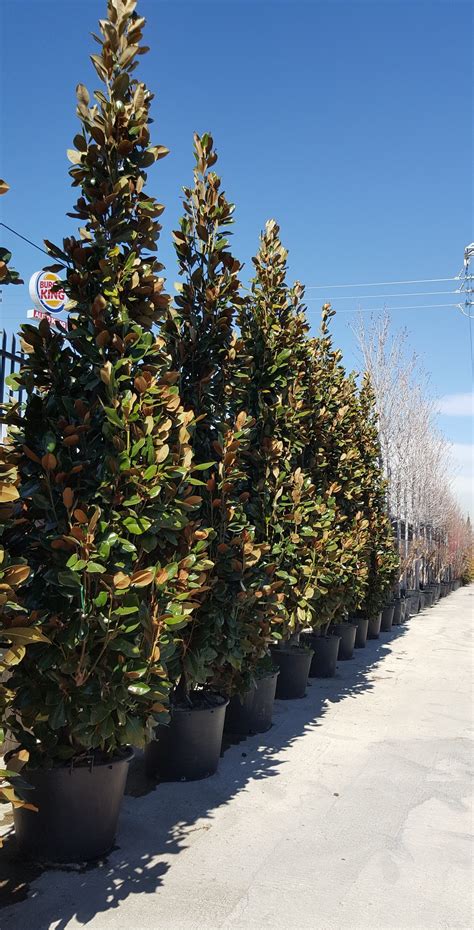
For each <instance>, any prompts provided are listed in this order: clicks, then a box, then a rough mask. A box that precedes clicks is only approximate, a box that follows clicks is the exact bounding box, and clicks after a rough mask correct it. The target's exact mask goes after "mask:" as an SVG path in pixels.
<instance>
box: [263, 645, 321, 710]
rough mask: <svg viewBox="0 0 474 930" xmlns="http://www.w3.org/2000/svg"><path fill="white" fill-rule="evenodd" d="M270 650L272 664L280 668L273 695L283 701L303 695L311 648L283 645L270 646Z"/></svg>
mask: <svg viewBox="0 0 474 930" xmlns="http://www.w3.org/2000/svg"><path fill="white" fill-rule="evenodd" d="M270 651H271V656H272V661H273V663H274V665H277V666H278V668H279V670H280V674H279V675H278V680H277V686H276V695H275V696H276V697H277V698H278V699H279V700H283V701H288V700H293V699H294V698H303V697H305V695H306V685H307V683H308V675H309V669H310V665H311V659H312V658H313V650H312V649H308V648H307V647H306V646H289V645H285V646H284V647H280V646H272V648H271V650H270Z"/></svg>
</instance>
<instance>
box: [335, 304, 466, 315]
mask: <svg viewBox="0 0 474 930" xmlns="http://www.w3.org/2000/svg"><path fill="white" fill-rule="evenodd" d="M435 307H437V308H441V307H442V308H444V309H445V310H449V308H450V307H457V308H458V309H459V307H460V304H425V306H421V307H420V306H414V307H387V306H383V307H357V309H356V310H337V311H336V313H337V314H339V313H382V312H383V311H387V313H389V312H391V311H392V310H431V309H433V308H435Z"/></svg>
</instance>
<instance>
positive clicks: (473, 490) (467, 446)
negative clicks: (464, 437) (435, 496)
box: [451, 442, 474, 519]
mask: <svg viewBox="0 0 474 930" xmlns="http://www.w3.org/2000/svg"><path fill="white" fill-rule="evenodd" d="M451 455H452V462H453V465H454V472H455V474H454V476H453V479H452V488H453V491H454V494H455V495H456V497H457V500H458V503H459V506H460V507H461V510H463V511H464V512H465V513H469V514H470V516H471V519H474V444H472V443H469V442H453V443H451Z"/></svg>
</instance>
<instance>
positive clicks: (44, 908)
mask: <svg viewBox="0 0 474 930" xmlns="http://www.w3.org/2000/svg"><path fill="white" fill-rule="evenodd" d="M473 595H474V586H471V587H470V588H461V589H460V590H459V591H457V592H456V593H454V594H452V595H451V596H450V597H448V598H447V599H445V600H442V601H440V603H439V604H438V605H437V606H436V607H434V608H431V609H428V610H425V611H424V612H423V613H422V614H420V615H419V616H418V617H417V618H414V619H412V620H410V621H409V622H408V623H407V624H406V625H405V626H403V627H401V628H398V629H396V630H394V631H393V632H392V633H390V634H381V638H380V640H379V641H375V642H370V643H369V644H368V645H367V648H366V649H364V650H358V651H357V652H356V657H355V659H354V660H352V661H349V662H341V663H340V664H339V668H338V674H337V677H336V678H335V679H334V680H329V681H322V680H313V682H312V684H311V686H310V688H309V689H308V695H307V697H306V698H304V699H303V700H300V701H290V702H283V701H281V702H278V703H277V706H276V713H275V725H274V726H273V727H272V729H271V730H270V732H269V733H266V734H264V735H262V736H259V737H253V738H251V739H248V740H246V741H244V742H242V743H240V744H239V745H233V746H231V747H230V748H228V749H227V750H226V752H225V754H224V757H223V759H222V760H221V766H220V770H219V773H218V774H217V775H216V776H214V777H213V778H210V779H207V780H206V781H203V782H194V783H189V784H175V785H173V784H165V785H161V786H159V787H157V788H153V787H152V786H150V784H149V783H147V782H146V780H145V778H144V776H143V774H142V769H141V766H140V761H139V760H138V761H137V762H135V763H134V766H133V769H132V771H131V773H130V780H129V787H128V789H127V791H128V793H127V796H126V798H125V803H124V808H123V813H122V817H121V823H120V831H119V835H118V837H117V847H116V849H115V851H114V852H113V853H112V854H111V855H110V856H109V857H108V859H107V860H106V861H104V862H103V864H101V865H100V866H99V867H94V868H90V869H87V870H83V871H57V870H56V871H45V872H43V873H41V871H40V870H39V869H38V868H37V867H35V866H28V867H27V866H20V865H19V864H18V863H16V862H15V858H14V855H15V854H14V844H13V842H12V841H7V843H6V848H5V850H4V852H3V853H1V854H0V879H1V878H2V876H3V877H5V873H6V881H5V884H4V905H5V909H4V910H2V911H0V926H1V927H2V928H3V930H65V928H68V930H71V928H75V927H83V926H84V925H90V926H91V927H93V928H94V930H217V928H229V930H230V928H233V930H250V928H252V930H257V928H259V930H260V928H272V930H277V928H281V930H306V928H308V930H309V928H311V930H372V928H373V930H388V928H396V930H401V928H403V930H421V928H427V930H441V928H443V930H454V928H463V930H470V928H472V927H473V926H474V921H473V913H472V896H471V880H472V877H473V874H472V862H473V860H472V850H471V847H470V833H471V827H472V820H471V817H470V813H469V799H470V794H471V788H472V782H471V781H470V774H469V767H470V765H469V764H470V762H472V755H471V746H472V744H471V743H470V742H469V728H470V724H471V715H472V700H471V699H472V676H471V672H472V652H471V639H472V625H473V605H474V597H473ZM12 901H13V902H16V903H13V904H12Z"/></svg>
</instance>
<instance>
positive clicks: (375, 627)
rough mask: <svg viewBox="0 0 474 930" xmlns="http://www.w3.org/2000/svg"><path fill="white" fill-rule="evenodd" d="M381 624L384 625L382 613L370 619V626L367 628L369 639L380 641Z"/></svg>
mask: <svg viewBox="0 0 474 930" xmlns="http://www.w3.org/2000/svg"><path fill="white" fill-rule="evenodd" d="M381 623H382V613H379V614H377V615H376V616H375V617H369V625H368V628H367V639H378V638H379V635H380V625H381Z"/></svg>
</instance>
